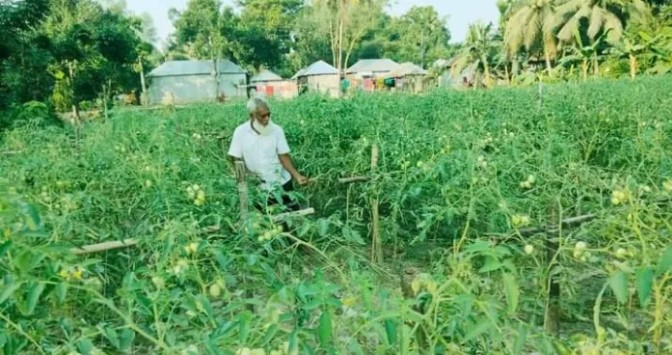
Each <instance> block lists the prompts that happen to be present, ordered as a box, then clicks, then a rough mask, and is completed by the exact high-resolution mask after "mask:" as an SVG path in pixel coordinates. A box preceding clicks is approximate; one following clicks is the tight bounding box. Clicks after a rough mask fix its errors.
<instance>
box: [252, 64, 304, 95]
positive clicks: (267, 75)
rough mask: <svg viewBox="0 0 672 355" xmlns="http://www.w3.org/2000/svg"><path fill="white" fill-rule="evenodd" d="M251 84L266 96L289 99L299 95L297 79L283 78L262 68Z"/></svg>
mask: <svg viewBox="0 0 672 355" xmlns="http://www.w3.org/2000/svg"><path fill="white" fill-rule="evenodd" d="M250 86H251V87H253V88H254V89H255V90H256V91H257V92H259V93H263V94H264V95H265V96H269V97H270V96H274V97H280V98H283V99H289V98H293V97H296V96H298V94H299V90H298V86H297V85H296V80H291V79H283V78H282V77H281V76H280V75H278V74H276V73H274V72H272V71H270V70H262V71H260V72H259V73H258V74H257V75H255V76H253V77H252V79H250Z"/></svg>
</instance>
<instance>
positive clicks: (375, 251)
mask: <svg viewBox="0 0 672 355" xmlns="http://www.w3.org/2000/svg"><path fill="white" fill-rule="evenodd" d="M378 153H379V152H378V145H376V144H374V145H373V146H372V147H371V173H372V174H375V172H376V169H377V168H378ZM373 193H374V194H377V193H378V191H377V189H375V188H374V192H373ZM379 213H380V211H379V208H378V196H377V195H376V196H374V197H372V198H371V216H372V218H371V225H372V240H371V261H372V262H374V263H375V262H383V250H382V246H381V245H380V215H379Z"/></svg>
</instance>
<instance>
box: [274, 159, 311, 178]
mask: <svg viewBox="0 0 672 355" xmlns="http://www.w3.org/2000/svg"><path fill="white" fill-rule="evenodd" d="M278 157H279V158H280V163H282V167H283V168H285V170H287V171H288V172H289V174H290V175H292V177H293V178H294V180H296V181H297V182H298V183H299V185H305V184H307V183H308V178H306V177H305V176H303V175H301V174H300V173H299V172H298V171H297V170H296V168H295V167H294V163H292V157H290V156H289V153H286V154H279V155H278Z"/></svg>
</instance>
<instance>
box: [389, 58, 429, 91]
mask: <svg viewBox="0 0 672 355" xmlns="http://www.w3.org/2000/svg"><path fill="white" fill-rule="evenodd" d="M427 74H428V72H427V71H426V70H425V69H422V68H421V67H420V66H418V65H415V64H413V63H411V62H406V63H402V64H400V65H399V68H397V69H396V70H394V71H392V72H390V73H389V74H387V75H386V76H385V79H394V81H395V88H396V89H397V90H400V91H406V92H414V93H418V92H421V91H422V90H423V89H424V79H425V77H426V76H427Z"/></svg>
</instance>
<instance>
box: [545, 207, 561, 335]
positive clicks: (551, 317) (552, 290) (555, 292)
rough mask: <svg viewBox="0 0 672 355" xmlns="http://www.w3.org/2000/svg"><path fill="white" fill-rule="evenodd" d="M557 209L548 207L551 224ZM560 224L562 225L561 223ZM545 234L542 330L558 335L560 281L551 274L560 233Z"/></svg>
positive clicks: (557, 213)
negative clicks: (545, 272)
mask: <svg viewBox="0 0 672 355" xmlns="http://www.w3.org/2000/svg"><path fill="white" fill-rule="evenodd" d="M559 210H560V209H559V208H558V206H556V205H555V204H554V203H553V201H551V202H550V203H549V206H548V216H549V220H550V221H551V222H553V221H555V220H557V219H559ZM561 224H562V223H561ZM559 230H560V229H558V233H557V234H556V233H553V234H550V235H549V234H547V235H546V240H545V249H546V259H547V262H548V279H547V287H548V290H547V293H546V297H547V298H546V309H545V312H544V329H545V330H546V331H547V332H549V333H556V334H557V333H558V332H559V331H560V315H561V307H560V280H559V279H558V277H557V275H556V274H555V273H554V272H553V270H554V269H555V268H556V267H559V265H558V260H556V257H555V256H556V254H557V253H558V248H559V246H560V245H559V240H558V239H559V238H560V235H559V234H560V233H559Z"/></svg>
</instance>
